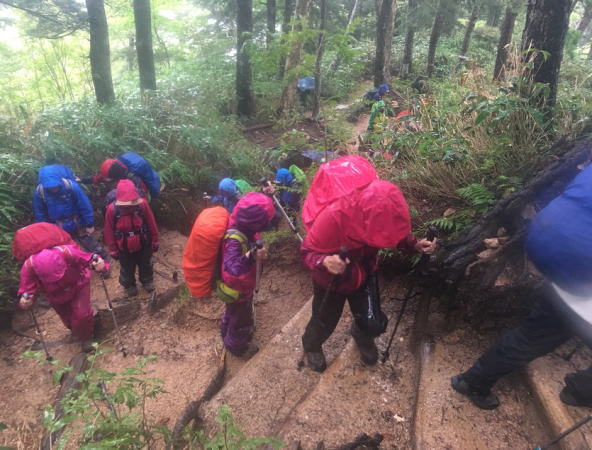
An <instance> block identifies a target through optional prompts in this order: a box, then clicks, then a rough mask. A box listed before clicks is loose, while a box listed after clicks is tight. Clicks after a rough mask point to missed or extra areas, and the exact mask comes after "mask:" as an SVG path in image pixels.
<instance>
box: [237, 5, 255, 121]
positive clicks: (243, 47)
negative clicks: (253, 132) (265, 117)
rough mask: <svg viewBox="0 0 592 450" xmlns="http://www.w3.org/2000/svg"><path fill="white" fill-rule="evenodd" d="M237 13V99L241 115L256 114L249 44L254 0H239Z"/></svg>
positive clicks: (251, 34)
mask: <svg viewBox="0 0 592 450" xmlns="http://www.w3.org/2000/svg"><path fill="white" fill-rule="evenodd" d="M236 3H237V14H236V100H237V114H238V115H239V116H246V117H249V116H252V115H253V114H255V100H254V99H253V91H252V87H251V57H250V56H249V50H248V44H249V43H250V42H251V39H252V37H253V0H237V2H236Z"/></svg>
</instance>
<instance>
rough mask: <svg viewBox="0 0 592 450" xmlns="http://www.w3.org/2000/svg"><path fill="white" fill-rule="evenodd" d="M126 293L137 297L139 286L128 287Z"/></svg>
mask: <svg viewBox="0 0 592 450" xmlns="http://www.w3.org/2000/svg"><path fill="white" fill-rule="evenodd" d="M125 295H126V296H128V297H135V296H136V295H138V288H137V287H136V286H130V287H126V288H125Z"/></svg>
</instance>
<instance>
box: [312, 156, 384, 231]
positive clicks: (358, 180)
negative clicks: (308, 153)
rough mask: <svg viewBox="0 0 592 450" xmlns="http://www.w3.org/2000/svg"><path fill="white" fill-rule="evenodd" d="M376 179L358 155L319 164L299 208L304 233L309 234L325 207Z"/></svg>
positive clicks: (374, 174) (373, 170)
mask: <svg viewBox="0 0 592 450" xmlns="http://www.w3.org/2000/svg"><path fill="white" fill-rule="evenodd" d="M378 179H379V178H378V173H376V170H375V169H374V167H372V165H371V164H370V163H369V162H368V160H367V159H365V158H363V157H362V156H359V155H348V156H342V157H341V158H337V159H334V160H333V161H329V162H327V163H325V164H322V165H321V167H319V170H318V171H317V173H316V174H315V177H314V179H313V181H312V184H311V186H310V190H309V191H308V194H307V196H306V199H305V200H304V206H303V208H302V222H303V223H304V227H305V228H306V231H307V232H308V231H310V227H311V226H312V223H313V222H314V221H315V219H316V218H317V217H318V215H319V214H320V213H321V212H322V211H323V210H324V209H325V208H326V207H327V205H329V204H330V203H332V202H334V201H335V200H337V199H339V198H341V197H346V196H348V195H350V194H351V193H352V192H353V191H355V190H358V189H360V188H364V187H366V186H368V185H369V184H370V183H371V182H373V181H376V180H378Z"/></svg>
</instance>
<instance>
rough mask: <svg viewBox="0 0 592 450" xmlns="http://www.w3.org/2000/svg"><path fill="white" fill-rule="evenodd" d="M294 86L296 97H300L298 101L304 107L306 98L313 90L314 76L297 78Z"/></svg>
mask: <svg viewBox="0 0 592 450" xmlns="http://www.w3.org/2000/svg"><path fill="white" fill-rule="evenodd" d="M296 88H297V89H298V97H299V98H300V103H302V106H303V107H306V101H307V99H308V98H309V97H310V96H311V95H312V94H313V92H314V90H315V78H314V77H304V78H299V79H298V82H297V83H296Z"/></svg>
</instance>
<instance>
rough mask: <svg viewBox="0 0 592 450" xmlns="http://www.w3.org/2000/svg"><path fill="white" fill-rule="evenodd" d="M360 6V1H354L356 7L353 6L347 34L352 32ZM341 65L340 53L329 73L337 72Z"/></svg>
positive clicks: (332, 62) (330, 66) (331, 65)
mask: <svg viewBox="0 0 592 450" xmlns="http://www.w3.org/2000/svg"><path fill="white" fill-rule="evenodd" d="M359 4H360V0H354V5H353V6H352V9H351V13H350V15H349V20H348V21H347V27H346V28H345V33H346V34H347V32H348V31H349V30H350V28H351V25H352V23H353V21H354V18H355V17H356V13H357V12H358V6H359ZM339 64H341V55H340V54H339V53H338V54H337V55H336V56H335V59H334V60H333V61H331V64H330V65H329V72H334V71H335V70H337V68H338V67H339Z"/></svg>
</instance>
